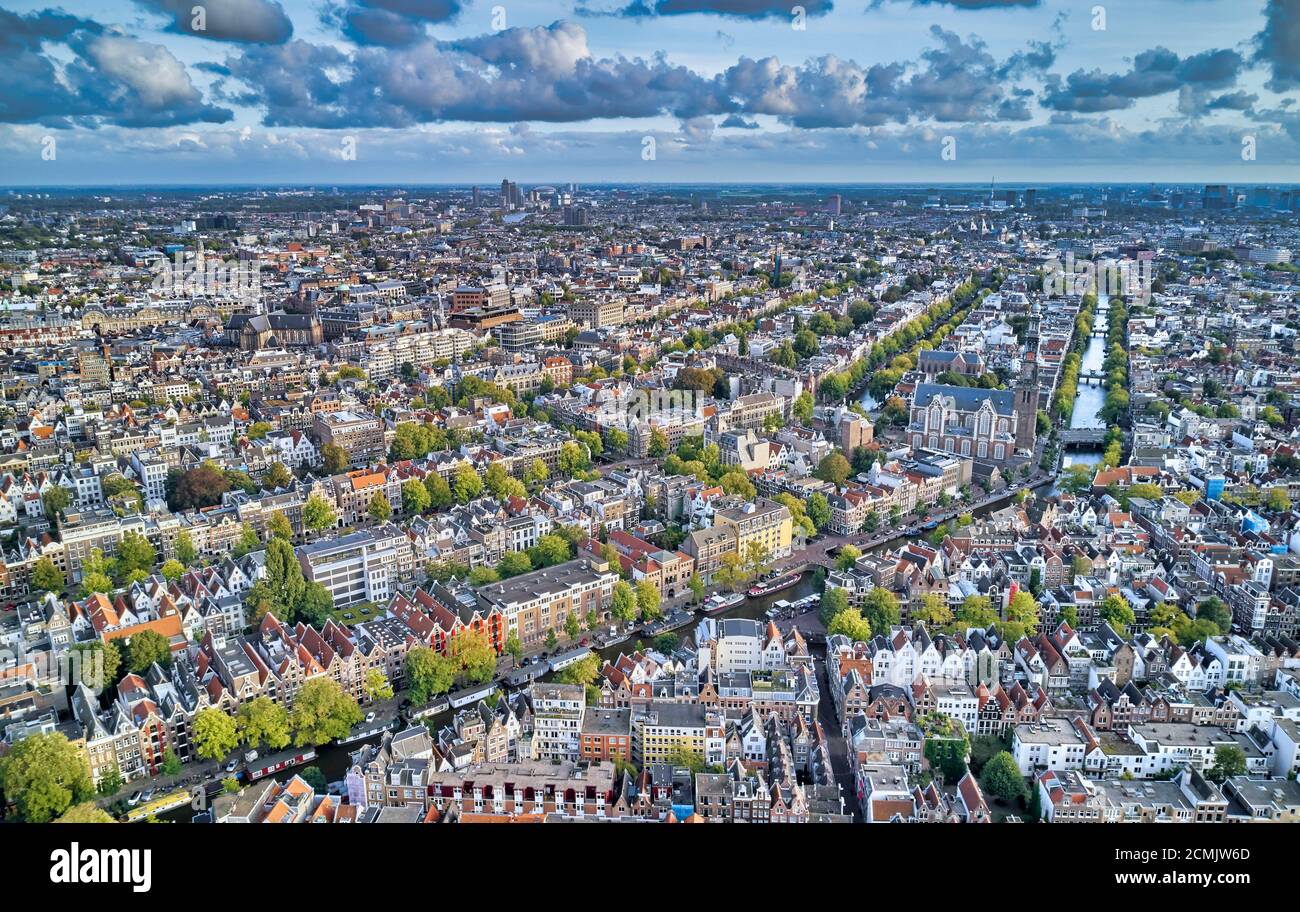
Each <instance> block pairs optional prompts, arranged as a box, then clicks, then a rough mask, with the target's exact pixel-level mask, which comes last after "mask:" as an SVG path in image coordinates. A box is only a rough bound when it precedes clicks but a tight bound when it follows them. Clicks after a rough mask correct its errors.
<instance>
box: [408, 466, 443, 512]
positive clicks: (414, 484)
mask: <svg viewBox="0 0 1300 912" xmlns="http://www.w3.org/2000/svg"><path fill="white" fill-rule="evenodd" d="M435 477H436V476H435ZM431 503H433V498H432V497H431V496H430V494H429V489H428V488H426V487H425V486H424V483H423V482H421V481H420V480H419V479H417V478H411V479H408V480H407V481H406V482H404V483H403V484H402V511H403V512H404V513H406V515H407V516H418V515H419V514H421V513H423V512H424V511H425V510H428V509H429V505H430V504H431Z"/></svg>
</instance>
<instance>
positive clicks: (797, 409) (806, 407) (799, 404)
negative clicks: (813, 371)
mask: <svg viewBox="0 0 1300 912" xmlns="http://www.w3.org/2000/svg"><path fill="white" fill-rule="evenodd" d="M793 411H794V416H795V417H796V418H798V419H799V422H800V423H801V424H812V419H813V397H812V393H810V392H808V391H807V390H805V391H804V392H802V393H800V394H799V396H798V398H797V399H795V400H794V409H793Z"/></svg>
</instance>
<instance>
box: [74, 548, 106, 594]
mask: <svg viewBox="0 0 1300 912" xmlns="http://www.w3.org/2000/svg"><path fill="white" fill-rule="evenodd" d="M112 568H113V565H112V564H111V563H110V562H109V560H108V559H107V558H106V557H104V552H103V551H102V550H100V549H99V548H91V549H90V554H89V555H87V556H86V559H85V560H84V561H82V563H81V597H82V598H89V597H90V596H92V595H94V594H95V593H96V592H112V591H113V580H112V579H111V575H112V574H111V573H110V571H111V570H112Z"/></svg>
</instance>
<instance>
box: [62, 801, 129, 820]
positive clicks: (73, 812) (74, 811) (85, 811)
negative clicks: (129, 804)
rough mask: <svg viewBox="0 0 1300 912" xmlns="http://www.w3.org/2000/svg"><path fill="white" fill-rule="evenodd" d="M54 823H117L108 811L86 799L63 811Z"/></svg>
mask: <svg viewBox="0 0 1300 912" xmlns="http://www.w3.org/2000/svg"><path fill="white" fill-rule="evenodd" d="M54 822H55V823H117V821H116V820H114V819H113V816H112V815H111V814H109V813H108V811H106V810H104V809H103V808H101V807H99V806H97V805H96V804H95V803H94V802H91V801H87V802H85V803H84V804H75V805H73V806H72V807H70V808H68V809H67V810H66V811H64V812H63V816H62V817H59V818H58V819H57V820H55V821H54Z"/></svg>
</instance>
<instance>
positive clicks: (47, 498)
mask: <svg viewBox="0 0 1300 912" xmlns="http://www.w3.org/2000/svg"><path fill="white" fill-rule="evenodd" d="M71 503H72V492H71V491H69V490H68V489H67V488H65V487H63V485H51V486H50V489H49V490H48V491H46V492H45V493H44V494H42V495H41V504H42V505H43V506H44V507H45V515H46V516H48V517H49V518H50V519H51V520H53V521H55V522H57V521H58V517H59V514H60V513H62V512H63V511H64V510H66V509H67V508H68V505H69V504H71Z"/></svg>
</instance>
